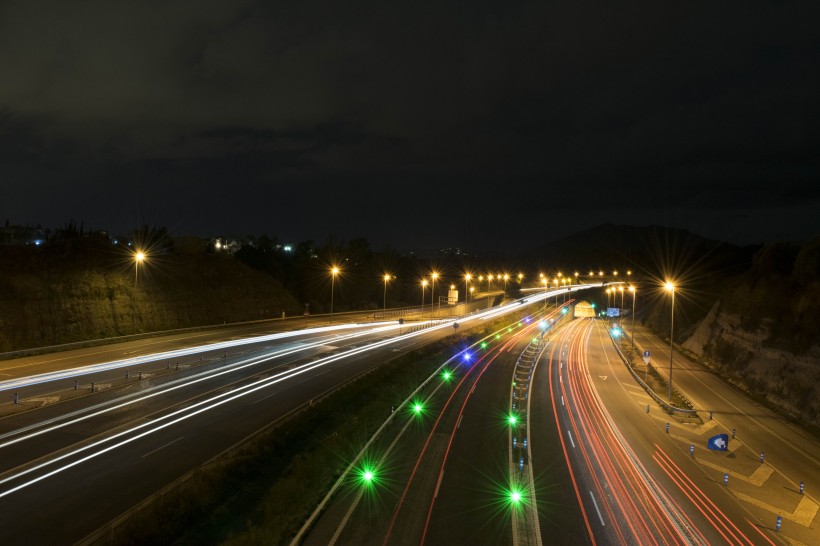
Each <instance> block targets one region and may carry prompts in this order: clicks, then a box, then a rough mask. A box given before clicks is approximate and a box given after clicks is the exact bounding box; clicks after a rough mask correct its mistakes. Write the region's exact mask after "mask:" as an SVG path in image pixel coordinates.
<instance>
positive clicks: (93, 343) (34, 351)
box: [0, 307, 419, 361]
mask: <svg viewBox="0 0 820 546" xmlns="http://www.w3.org/2000/svg"><path fill="white" fill-rule="evenodd" d="M418 312H419V307H399V308H396V309H388V310H387V314H385V315H384V316H379V315H382V314H383V313H384V311H376V312H372V311H343V312H340V313H333V316H334V317H344V316H349V315H362V316H363V317H366V318H371V317H372V318H373V320H379V319H380V318H386V317H387V316H403V315H407V314H413V313H418ZM329 316H330V314H329V313H321V314H315V315H293V316H290V317H283V318H282V317H280V318H269V319H260V320H248V321H242V322H229V323H222V324H208V325H203V326H191V327H189V328H177V329H174V330H159V331H156V332H144V333H141V334H130V335H126V336H116V337H109V338H102V339H89V340H85V341H74V342H71V343H61V344H58V345H48V346H46V347H32V348H30V349H18V350H16V351H7V352H4V353H0V361H2V360H13V359H15V358H23V357H27V356H37V355H44V354H50V353H59V352H63V351H72V350H75V349H87V348H89V347H101V346H104V345H115V344H117V343H126V342H128V341H139V340H141V339H149V338H153V337H162V336H173V335H177V334H187V333H191V332H205V331H208V330H219V329H220V328H231V327H236V326H248V325H253V324H263V323H271V324H279V323H281V322H282V321H298V320H311V319H316V318H325V317H329Z"/></svg>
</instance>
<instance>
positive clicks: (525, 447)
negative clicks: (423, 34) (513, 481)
mask: <svg viewBox="0 0 820 546" xmlns="http://www.w3.org/2000/svg"><path fill="white" fill-rule="evenodd" d="M524 449H527V437H526V436H524ZM800 485H801V486H802V485H803V482H800ZM800 492H801V493H802V492H803V490H802V488H801V490H800Z"/></svg>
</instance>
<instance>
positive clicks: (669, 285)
mask: <svg viewBox="0 0 820 546" xmlns="http://www.w3.org/2000/svg"><path fill="white" fill-rule="evenodd" d="M664 288H666V291H667V292H671V293H672V315H671V320H670V326H669V402H670V403H671V402H672V351H673V350H674V347H675V346H674V345H673V344H672V336H673V335H674V333H675V285H674V284H673V283H671V282H669V281H667V282H666V284H665V285H664Z"/></svg>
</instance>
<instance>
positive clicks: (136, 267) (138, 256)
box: [134, 250, 145, 288]
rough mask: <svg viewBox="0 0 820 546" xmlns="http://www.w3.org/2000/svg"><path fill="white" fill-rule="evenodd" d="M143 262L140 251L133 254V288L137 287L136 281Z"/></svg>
mask: <svg viewBox="0 0 820 546" xmlns="http://www.w3.org/2000/svg"><path fill="white" fill-rule="evenodd" d="M144 261H145V253H144V252H143V251H142V250H138V251H137V252H136V254H134V288H136V287H137V279H138V278H139V274H140V264H141V263H142V262H144Z"/></svg>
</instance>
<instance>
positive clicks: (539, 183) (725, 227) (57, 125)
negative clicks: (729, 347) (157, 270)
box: [0, 0, 820, 248]
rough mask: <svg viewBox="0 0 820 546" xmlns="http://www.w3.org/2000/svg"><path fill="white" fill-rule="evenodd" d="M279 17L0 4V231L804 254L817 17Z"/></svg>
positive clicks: (315, 13) (306, 9)
mask: <svg viewBox="0 0 820 546" xmlns="http://www.w3.org/2000/svg"><path fill="white" fill-rule="evenodd" d="M285 4H287V3H270V2H257V1H250V0H249V1H245V2H237V1H231V2H227V1H226V2H208V1H203V2H198V3H197V4H196V5H193V4H190V3H187V2H168V1H164V2H139V3H116V2H103V1H95V0H89V1H85V2H71V3H66V2H59V1H52V2H46V1H26V2H23V1H17V2H14V1H12V2H5V3H4V4H3V5H2V7H0V73H2V74H3V84H2V85H0V159H2V163H0V180H2V185H1V186H0V216H4V217H10V218H11V219H12V221H15V222H20V223H26V222H31V223H38V222H40V223H46V224H59V223H62V222H63V221H65V220H66V219H69V218H83V219H85V221H86V223H88V224H93V225H96V226H100V227H108V228H109V229H112V230H114V231H116V230H126V229H129V228H130V227H132V226H133V225H134V224H135V223H137V222H140V221H141V219H146V220H147V221H149V222H151V223H158V224H163V225H167V226H169V227H170V228H171V229H172V230H175V231H176V232H178V233H199V234H203V235H208V234H215V233H245V232H256V233H260V232H263V231H264V232H268V233H271V234H279V235H281V236H284V237H292V238H295V239H304V238H313V239H323V238H324V237H326V236H327V235H329V234H335V235H336V236H337V237H352V236H366V237H369V238H371V239H372V240H374V241H376V242H377V243H378V244H386V243H392V244H393V245H394V246H398V247H403V246H408V245H424V246H435V245H448V246H449V245H467V246H472V247H487V248H489V247H498V246H502V245H513V246H525V245H529V244H533V243H536V242H540V241H541V240H543V239H545V238H551V237H554V236H558V235H561V234H563V233H567V232H571V231H574V230H575V229H581V228H584V227H587V226H590V225H595V224H599V223H603V222H607V221H609V222H615V223H634V224H646V223H661V224H667V225H670V226H673V227H683V228H688V229H691V230H693V231H696V232H698V233H701V234H703V235H706V236H712V237H717V238H726V239H728V240H731V241H734V242H740V243H748V242H754V241H760V240H767V239H772V238H776V237H785V238H800V239H802V238H807V237H809V236H812V235H816V234H820V220H819V219H818V218H820V215H818V214H816V213H814V214H812V211H816V210H820V184H819V183H818V182H820V180H818V178H820V176H818V175H820V168H818V166H819V163H820V158H819V157H818V155H820V152H818V150H820V146H819V145H820V129H819V128H818V120H820V103H818V101H817V99H816V97H817V96H820V73H818V71H817V70H816V62H817V59H818V58H820V38H818V33H817V32H816V29H815V28H814V27H815V25H814V24H813V23H814V22H815V21H817V20H818V16H819V15H820V5H818V4H817V3H816V2H811V1H784V2H763V1H751V2H750V1H745V2H739V1H730V2H720V3H714V2H688V3H685V4H678V5H673V4H668V3H658V2H646V1H644V2H634V1H633V2H625V3H624V2H621V3H617V4H613V3H612V2H603V1H592V2H577V1H563V2H521V3H512V2H474V3H470V4H464V3H461V2H436V3H433V4H431V5H426V6H425V5H419V4H418V3H417V2H416V3H410V2H390V3H385V2H354V3H350V2H343V3H340V2H327V1H313V2H311V1H307V2H300V3H298V4H293V5H285ZM528 226H533V227H538V229H527V230H526V231H525V232H523V233H519V232H518V230H519V229H521V228H527V227H528ZM510 233H516V236H515V237H514V238H511V236H510ZM511 240H513V241H515V242H511Z"/></svg>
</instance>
